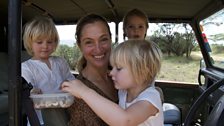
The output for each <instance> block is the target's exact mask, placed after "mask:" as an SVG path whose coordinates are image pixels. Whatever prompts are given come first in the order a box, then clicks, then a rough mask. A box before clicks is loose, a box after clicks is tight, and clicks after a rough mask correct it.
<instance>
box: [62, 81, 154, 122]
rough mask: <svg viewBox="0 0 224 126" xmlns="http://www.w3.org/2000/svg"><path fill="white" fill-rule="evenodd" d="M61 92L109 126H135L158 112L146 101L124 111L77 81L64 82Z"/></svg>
mask: <svg viewBox="0 0 224 126" xmlns="http://www.w3.org/2000/svg"><path fill="white" fill-rule="evenodd" d="M62 90H64V91H67V92H70V93H71V94H73V95H75V96H76V97H78V98H81V99H83V100H84V101H85V102H86V103H87V104H88V105H89V106H90V107H91V109H92V110H93V111H94V112H95V113H96V114H97V115H98V116H99V117H100V118H102V119H103V120H104V121H105V122H106V123H107V124H109V125H111V126H132V125H133V126H136V125H138V124H140V123H142V122H143V121H145V120H146V119H147V118H148V117H149V116H152V115H155V114H156V113H157V112H158V109H157V108H155V107H154V106H153V105H152V104H151V103H149V102H147V101H139V102H137V103H135V104H133V105H131V106H130V107H128V108H127V109H126V110H124V109H122V108H121V107H120V106H119V105H118V104H116V103H114V102H112V101H110V100H108V99H106V98H104V97H103V96H101V95H99V94H98V93H96V92H95V91H94V90H92V89H90V88H88V87H87V86H85V85H84V84H83V83H82V82H81V81H79V80H77V79H76V80H73V81H70V82H64V83H63V84H62Z"/></svg>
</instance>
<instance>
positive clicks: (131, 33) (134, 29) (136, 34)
mask: <svg viewBox="0 0 224 126" xmlns="http://www.w3.org/2000/svg"><path fill="white" fill-rule="evenodd" d="M124 32H125V34H126V36H127V37H128V39H145V35H146V32H147V27H146V24H145V21H144V19H142V18H141V17H138V16H131V17H129V18H128V22H127V26H126V28H125V29H124Z"/></svg>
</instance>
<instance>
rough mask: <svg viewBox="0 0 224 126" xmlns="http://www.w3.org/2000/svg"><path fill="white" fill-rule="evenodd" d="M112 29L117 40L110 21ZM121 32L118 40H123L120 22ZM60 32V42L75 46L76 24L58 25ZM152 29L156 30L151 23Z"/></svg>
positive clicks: (120, 28)
mask: <svg viewBox="0 0 224 126" xmlns="http://www.w3.org/2000/svg"><path fill="white" fill-rule="evenodd" d="M109 26H110V30H111V32H112V41H113V42H115V23H109ZM118 27H119V34H118V36H119V37H118V38H119V39H118V42H122V41H123V29H122V27H123V23H120V24H119V26H118ZM56 28H57V30H58V34H59V37H60V44H66V45H69V46H73V45H74V43H75V29H76V25H57V26H56ZM150 30H155V27H154V26H152V25H150ZM150 33H152V31H149V30H148V32H147V35H150Z"/></svg>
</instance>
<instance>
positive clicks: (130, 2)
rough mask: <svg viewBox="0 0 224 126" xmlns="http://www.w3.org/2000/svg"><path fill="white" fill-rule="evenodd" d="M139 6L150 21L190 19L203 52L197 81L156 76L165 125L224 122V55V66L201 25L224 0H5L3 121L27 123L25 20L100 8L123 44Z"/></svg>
mask: <svg viewBox="0 0 224 126" xmlns="http://www.w3.org/2000/svg"><path fill="white" fill-rule="evenodd" d="M133 8H140V9H141V10H144V12H145V13H146V14H147V16H148V17H149V19H148V20H149V22H150V23H186V24H188V25H189V26H190V27H191V29H192V30H193V32H194V35H195V37H196V41H197V43H198V45H199V49H200V53H201V55H202V59H201V62H200V68H199V70H198V71H195V73H197V76H195V78H196V79H198V82H197V83H194V84H193V83H185V82H178V81H177V82H175V81H162V80H157V81H156V86H158V87H160V88H161V89H162V93H163V99H164V103H166V104H164V106H165V105H167V107H164V108H163V109H164V118H165V121H164V124H166V125H167V126H178V125H179V126H180V125H184V126H191V125H195V126H196V125H200V126H201V125H204V126H221V125H223V122H224V86H223V85H224V65H223V63H224V62H223V61H224V55H223V54H221V55H220V59H221V61H220V62H219V63H220V64H221V67H220V66H219V65H217V64H215V63H214V62H213V59H212V58H211V56H210V53H209V51H207V49H206V44H205V40H204V39H203V36H202V31H201V29H200V25H201V24H203V22H206V21H204V20H205V19H206V18H208V17H210V16H211V15H213V14H215V13H217V12H220V11H221V12H220V13H222V14H223V13H224V0H168V1H167V0H157V1H155V0H147V1H146V0H95V1H91V0H63V1H61V0H1V1H0V15H1V23H0V40H1V43H2V45H1V46H0V103H1V104H0V125H1V126H7V125H10V126H21V125H24V123H23V121H22V120H23V119H22V118H23V116H22V105H21V100H22V96H21V92H22V90H21V89H22V88H21V87H22V84H21V79H20V78H21V62H22V61H24V60H25V59H27V56H26V55H25V54H24V48H23V46H22V39H21V38H22V37H21V36H22V26H23V24H25V23H26V22H27V21H29V20H30V19H32V18H33V17H34V16H38V15H45V16H49V17H51V18H52V19H53V20H54V22H55V24H56V25H70V24H76V23H77V21H78V20H79V19H80V18H81V17H82V16H83V15H85V14H88V13H96V14H99V15H101V16H104V17H105V18H106V19H107V20H108V22H114V23H115V31H114V32H115V41H114V42H115V43H117V42H118V33H119V30H118V27H119V23H120V22H122V19H123V17H124V15H125V14H126V13H127V12H128V11H129V10H131V9H133ZM223 15H224V14H223ZM221 23H224V20H221ZM204 24H205V23H204ZM222 40H224V39H223V38H222ZM223 46H224V44H223ZM198 64H199V62H198ZM189 69H191V68H189ZM186 72H188V71H186ZM165 116H166V117H165Z"/></svg>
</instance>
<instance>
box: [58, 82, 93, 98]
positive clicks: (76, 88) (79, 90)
mask: <svg viewBox="0 0 224 126" xmlns="http://www.w3.org/2000/svg"><path fill="white" fill-rule="evenodd" d="M61 89H62V91H66V92H69V93H71V94H72V95H74V96H76V97H78V98H81V96H82V95H83V94H84V93H85V92H86V91H87V90H88V89H89V88H88V87H87V86H86V85H84V84H83V83H82V82H81V81H80V80H78V79H75V80H72V81H64V82H63V83H62V85H61Z"/></svg>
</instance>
